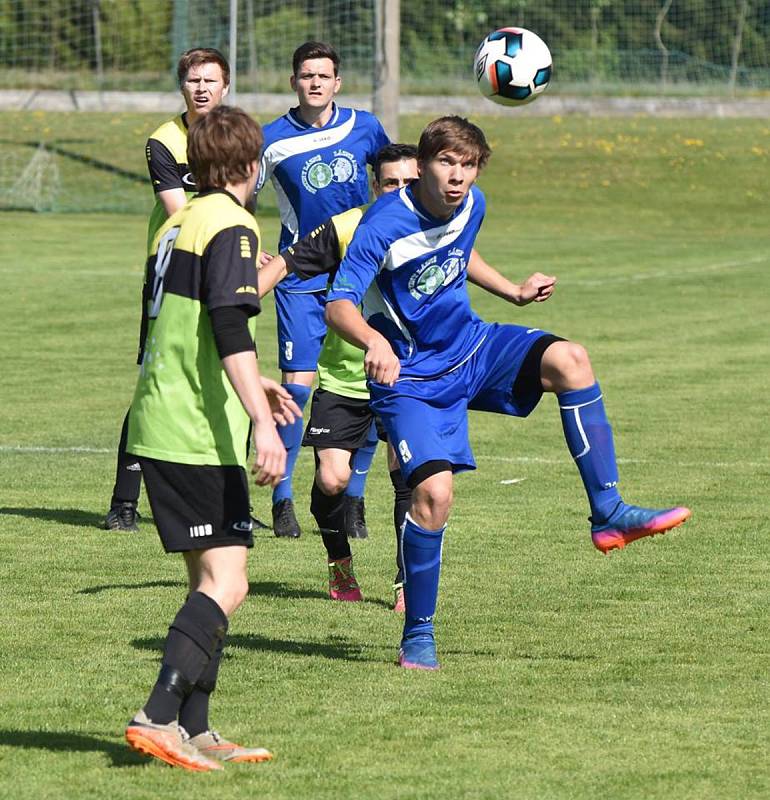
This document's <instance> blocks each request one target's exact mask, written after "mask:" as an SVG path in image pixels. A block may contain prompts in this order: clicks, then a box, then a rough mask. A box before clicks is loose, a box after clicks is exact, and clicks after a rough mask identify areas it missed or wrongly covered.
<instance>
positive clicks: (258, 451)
mask: <svg viewBox="0 0 770 800" xmlns="http://www.w3.org/2000/svg"><path fill="white" fill-rule="evenodd" d="M253 438H254V466H253V467H252V468H251V471H252V473H253V474H254V475H256V479H255V480H256V484H257V486H277V485H278V484H279V483H280V481H281V478H282V477H283V476H284V473H285V472H286V448H285V447H284V445H283V442H282V441H281V439H280V437H279V436H278V431H277V430H276V427H275V425H274V424H273V421H272V420H271V419H268V420H265V421H264V422H260V423H259V424H255V425H254V431H253Z"/></svg>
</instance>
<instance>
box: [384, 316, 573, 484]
mask: <svg viewBox="0 0 770 800" xmlns="http://www.w3.org/2000/svg"><path fill="white" fill-rule="evenodd" d="M543 337H548V338H546V339H543ZM539 339H543V342H541V345H546V346H547V345H548V344H551V343H553V342H554V341H558V337H555V336H553V335H551V334H549V333H548V332H547V331H541V330H537V329H534V330H533V329H531V328H524V327H522V326H520V325H498V324H491V325H489V326H488V327H487V335H486V338H485V339H484V341H483V342H482V344H481V345H480V346H479V348H478V349H477V350H476V352H475V353H474V354H473V356H472V357H471V358H469V359H468V360H467V361H466V362H465V363H464V364H462V365H461V366H459V367H458V368H457V369H455V370H453V371H452V372H448V373H446V374H445V375H442V376H440V377H438V378H434V379H431V380H409V379H408V378H404V379H399V380H398V381H397V382H396V385H395V386H383V385H382V384H379V383H372V384H370V386H369V391H370V393H371V400H370V405H371V407H372V410H373V411H374V412H375V414H377V415H378V416H379V417H380V419H381V420H382V424H383V426H384V427H385V430H386V431H387V434H388V439H389V440H390V441H391V442H392V443H393V446H394V447H395V450H396V454H397V455H398V459H399V464H400V466H401V473H402V475H403V476H404V480H406V481H408V480H409V476H410V475H411V474H412V472H414V471H415V469H417V468H418V467H420V466H421V465H423V464H425V463H427V462H428V461H448V462H449V463H450V464H451V466H452V470H453V471H454V472H461V471H463V470H469V469H476V462H475V461H474V459H473V452H472V450H471V446H470V441H469V439H468V410H469V409H472V410H476V411H492V412H494V413H497V414H507V415H509V416H513V417H526V416H528V415H529V414H530V413H531V412H532V410H533V409H534V408H535V406H536V405H537V404H538V403H539V402H540V398H541V397H542V396H543V389H542V386H541V384H540V380H539V365H540V360H539V358H538V359H537V370H538V372H537V375H534V376H522V377H527V380H523V381H522V380H519V381H518V382H517V378H519V377H520V375H519V373H520V371H521V369H522V365H523V363H524V360H525V358H526V357H527V354H528V353H529V352H530V350H531V349H532V347H533V345H534V344H535V343H536V342H537V341H538V340H539ZM538 350H540V348H538ZM540 355H542V350H540ZM514 384H516V393H515V395H514V391H513V389H514Z"/></svg>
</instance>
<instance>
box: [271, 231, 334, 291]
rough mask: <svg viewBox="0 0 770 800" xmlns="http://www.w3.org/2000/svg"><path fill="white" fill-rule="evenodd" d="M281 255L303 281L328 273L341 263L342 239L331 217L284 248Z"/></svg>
mask: <svg viewBox="0 0 770 800" xmlns="http://www.w3.org/2000/svg"><path fill="white" fill-rule="evenodd" d="M281 255H282V256H283V258H284V261H286V264H287V266H288V267H289V269H290V270H291V271H292V272H293V273H294V274H295V275H297V276H298V277H299V278H301V279H302V280H303V281H306V280H309V279H310V278H315V277H316V276H317V275H328V274H329V273H331V272H333V271H334V270H335V269H336V268H337V266H339V263H340V258H341V256H340V241H339V236H338V235H337V228H336V227H335V225H334V222H333V220H331V219H329V220H326V222H324V223H322V224H321V225H319V226H318V227H317V228H315V230H312V231H311V232H310V233H309V234H308V235H307V236H303V237H302V239H300V240H299V241H298V242H295V243H294V244H293V245H290V246H289V247H287V248H286V250H284V251H283V252H282V253H281Z"/></svg>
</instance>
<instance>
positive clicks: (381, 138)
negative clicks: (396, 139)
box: [366, 115, 390, 167]
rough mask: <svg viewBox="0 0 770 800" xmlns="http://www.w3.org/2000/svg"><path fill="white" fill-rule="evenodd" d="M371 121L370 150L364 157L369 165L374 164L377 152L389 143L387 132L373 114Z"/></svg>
mask: <svg viewBox="0 0 770 800" xmlns="http://www.w3.org/2000/svg"><path fill="white" fill-rule="evenodd" d="M372 121H373V123H374V124H373V130H372V139H373V144H372V150H371V152H370V153H369V155H368V156H367V158H366V162H367V164H369V166H371V167H373V166H374V160H375V158H376V157H377V153H379V152H380V150H381V149H382V148H383V147H385V145H386V144H390V138H389V137H388V134H387V133H385V129H384V128H383V127H382V123H381V122H380V121H379V120H378V119H377V117H375V116H374V115H372Z"/></svg>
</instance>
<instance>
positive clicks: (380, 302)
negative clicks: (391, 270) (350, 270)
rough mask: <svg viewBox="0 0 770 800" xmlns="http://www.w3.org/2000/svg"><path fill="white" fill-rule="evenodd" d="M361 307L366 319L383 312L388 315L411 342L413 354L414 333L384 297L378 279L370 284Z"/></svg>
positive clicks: (410, 350) (410, 349)
mask: <svg viewBox="0 0 770 800" xmlns="http://www.w3.org/2000/svg"><path fill="white" fill-rule="evenodd" d="M361 308H362V311H363V316H364V319H369V317H371V316H373V315H374V314H382V315H383V316H385V317H387V319H389V320H390V321H391V322H392V323H393V324H394V325H395V326H396V327H397V328H398V329H399V330H400V331H401V334H402V336H403V337H404V339H406V340H407V342H409V355H410V356H411V355H412V352H413V351H414V339H412V335H411V334H410V333H409V331H408V330H407V328H406V327H405V326H404V323H403V322H402V320H401V317H399V316H398V314H397V313H396V311H395V309H394V308H393V306H391V305H390V303H389V302H388V301H387V300H386V299H385V298H384V296H383V294H382V292H381V291H380V287H379V286H377V281H372V282H371V283H370V284H369V288H368V289H367V290H366V294H365V295H364V299H363V301H362V303H361Z"/></svg>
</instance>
